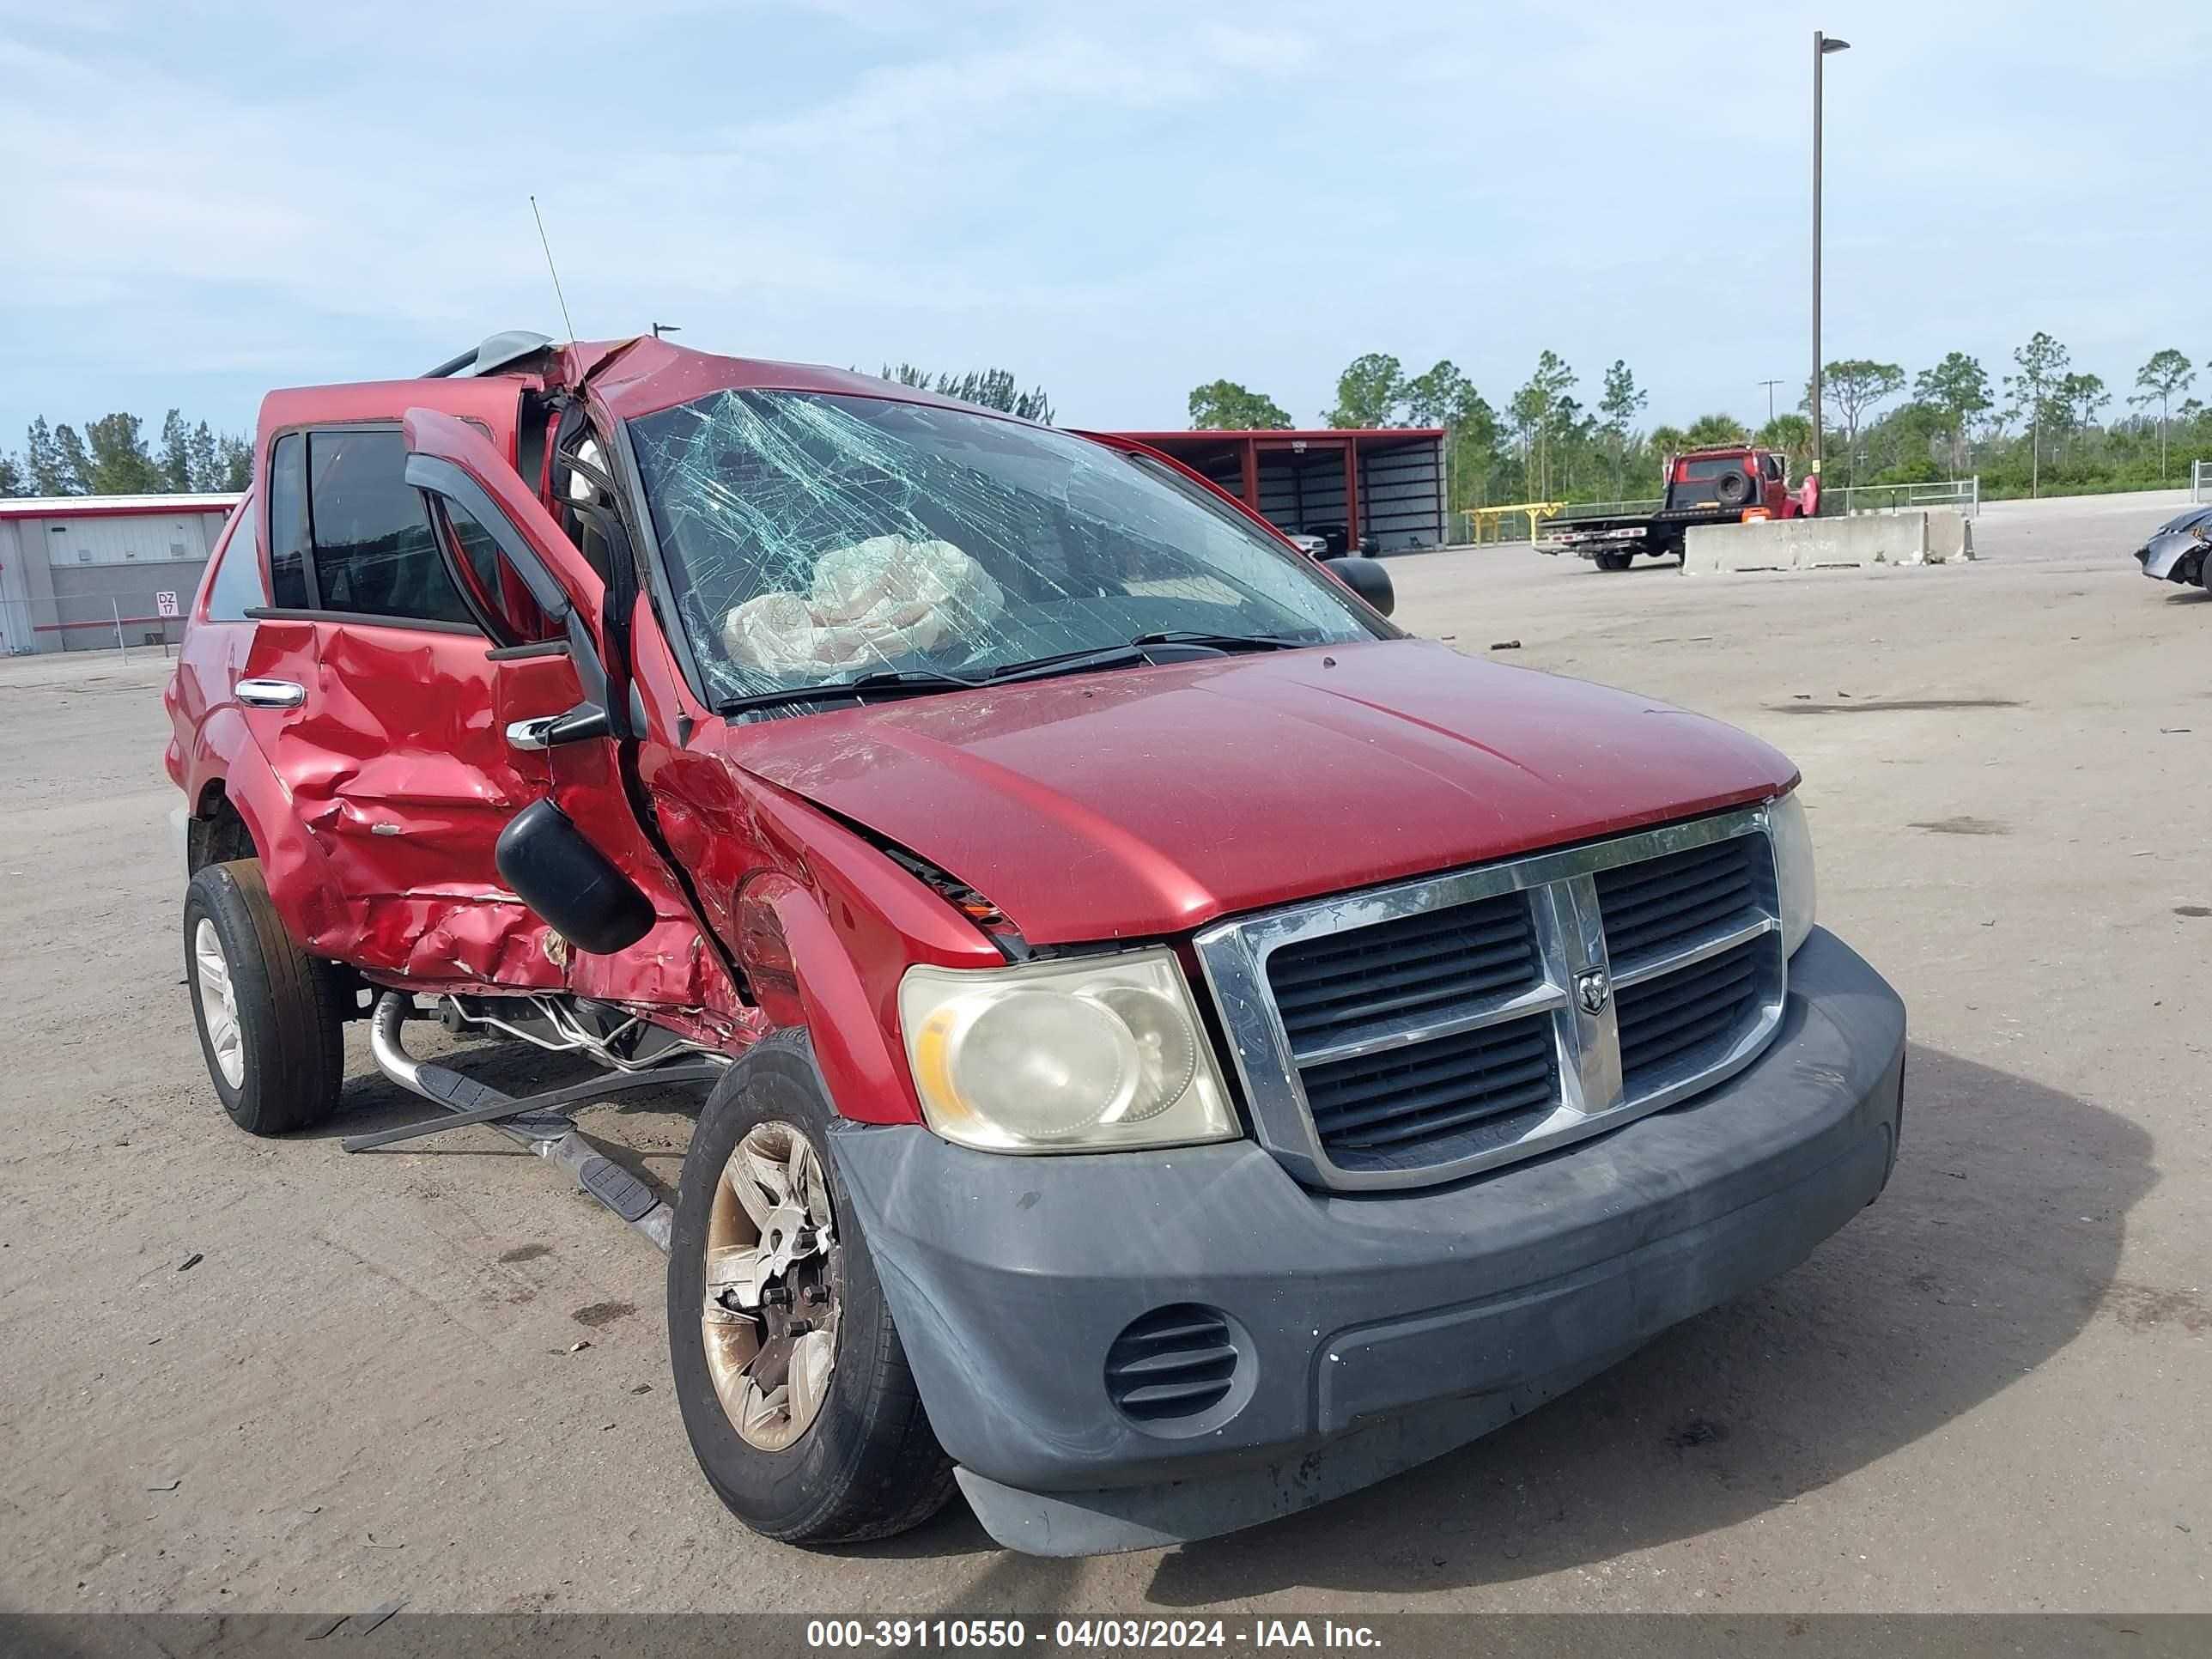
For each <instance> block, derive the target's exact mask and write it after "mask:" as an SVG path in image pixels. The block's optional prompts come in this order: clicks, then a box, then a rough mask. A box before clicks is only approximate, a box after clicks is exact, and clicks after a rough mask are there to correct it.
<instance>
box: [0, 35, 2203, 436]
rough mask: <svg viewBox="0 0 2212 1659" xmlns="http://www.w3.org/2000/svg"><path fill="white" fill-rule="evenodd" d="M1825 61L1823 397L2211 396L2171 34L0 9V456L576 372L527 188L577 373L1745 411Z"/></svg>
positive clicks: (1135, 417)
mask: <svg viewBox="0 0 2212 1659" xmlns="http://www.w3.org/2000/svg"><path fill="white" fill-rule="evenodd" d="M1816 24H1818V25H1820V26H1822V27H1826V29H1827V30H1828V31H1829V32H1830V33H1834V34H1840V35H1843V36H1844V37H1846V38H1848V39H1850V40H1851V41H1852V42H1853V50H1851V51H1850V52H1846V53H1844V54H1843V55H1841V56H1840V57H1838V58H1831V59H1830V60H1829V63H1830V73H1829V79H1828V93H1829V95H1828V191H1827V223H1828V252H1827V291H1826V307H1827V309H1826V356H1830V357H1838V356H1875V357H1879V358H1883V359H1889V360H1894V361H1898V362H1903V363H1904V364H1905V366H1906V367H1907V368H1909V369H1917V368H1921V367H1924V366H1925V365H1926V364H1928V363H1929V362H1933V361H1934V360H1935V359H1936V357H1938V356H1941V355H1942V353H1943V352H1945V351H1947V350H1949V349H1953V348H1954V347H1955V348H1960V349H1966V350H1969V351H1972V352H1973V353H1975V354H1976V355H1978V356H1980V357H1981V358H1982V359H1983V361H1984V363H1985V364H1987V365H1988V366H1989V367H1990V370H1991V372H1992V375H1993V376H1994V375H1995V374H1996V373H1997V372H1998V371H1999V369H2000V368H2001V367H2009V361H2008V356H2009V352H2010V349H2011V348H2012V347H2013V346H2014V345H2015V344H2016V343H2018V342H2020V341H2021V340H2022V339H2024V338H2026V337H2027V335H2028V334H2029V333H2031V332H2032V331H2034V330H2036V329H2039V328H2041V329H2047V330H2049V331H2051V332H2052V333H2053V334H2055V335H2057V337H2059V338H2060V339H2061V340H2062V341H2063V342H2064V343H2066V344H2067V345H2068V346H2069V347H2070V348H2071V349H2072V351H2073V354H2074V359H2075V365H2076V366H2077V367H2079V368H2087V369H2091V370H2093V371H2095V372H2097V373H2099V374H2102V375H2103V376H2104V377H2105V379H2106V381H2107V382H2108V383H2110V384H2111V385H2112V386H2113V387H2114V388H2115V390H2116V391H2118V392H2122V393H2124V392H2125V390H2126V388H2127V386H2129V384H2130V383H2131V382H2132V380H2133V378H2134V373H2135V369H2136V365H2138V364H2139V363H2140V362H2142V360H2143V359H2144V358H2145V357H2146V356H2148V355H2149V354H2150V353H2151V352H2152V351H2153V350H2154V349H2158V348H2160V347H2162V346H2167V345H2172V346H2178V347H2179V348H2180V349H2182V350H2183V351H2185V353H2187V354H2188V355H2189V356H2190V357H2191V359H2192V360H2194V361H2197V362H2203V361H2204V360H2205V359H2207V358H2212V307H2208V305H2207V302H2206V298H2205V296H2206V295H2207V294H2208V293H2212V283H2208V281H2207V270H2208V266H2212V230H2208V224H2212V213H2209V212H2208V211H2207V208H2206V199H2207V198H2206V190H2207V187H2208V185H2212V136H2208V135H2212V125H2208V124H2207V119H2206V110H2207V108H2208V106H2212V91H2208V88H2212V6H2207V5H2205V4H2204V3H2203V0H2141V3H2132V4H2130V3H2105V4H2100V5H2097V6H2084V5H2081V4H2080V3H2079V0H2070V3H2066V4H2045V3H2039V0H1955V3H1952V0H1920V3H1917V4H1892V3H1860V4H1856V5H1845V4H1843V3H1839V0H1830V3H1826V4H1823V5H1820V6H1817V7H1811V8H1808V7H1807V6H1804V5H1801V4H1798V3H1796V0H1778V3H1773V0H1770V3H1759V4H1754V5H1749V6H1743V7H1728V8H1711V7H1703V6H1664V7H1662V6H1660V5H1657V4H1634V3H1628V4H1613V3H1606V0H1578V3H1575V4H1572V5H1559V6H1552V5H1537V4H1530V3H1521V4H1511V3H1501V4H1489V3H1485V4H1474V3H1467V4H1452V3H1427V0H1389V3H1384V4H1373V3H1370V4H1365V5H1347V4H1344V3H1341V0H1333V3H1308V0H1279V3H1273V4H1264V5H1246V4H1239V3H1227V0H1217V3H1212V4H1206V5H1194V4H1173V3H1155V0H1116V3H1115V4H1113V5H1111V6H1100V5H1097V4H1073V3H1069V4H1061V3H1054V0H1029V3H997V0H945V3H939V4H927V5H925V4H906V3H901V0H817V3H769V0H759V3H750V4H745V3H717V4H712V5H686V4H679V3H672V0H638V3H630V4H627V5H622V6H615V5H608V4H605V3H604V0H601V3H594V4H591V5H572V4H569V3H566V0H544V3H538V4H532V5H518V4H507V3H476V0H459V3H454V0H447V3H444V4H441V5H435V6H420V7H418V6H415V5H412V4H407V3H399V0H387V3H384V4H380V5H376V6H307V5H300V4H297V3H289V0H288V3H280V4H266V5H263V4H255V3H245V0H240V3H228V4H223V3H210V4H206V5H196V6H191V7H184V6H178V5H174V4H170V3H165V4H159V5H155V4H133V3H106V0H72V3H70V4H69V5H67V6H60V7H58V6H55V5H53V4H52V3H51V0H41V3H37V4H31V3H21V0H0V87H4V88H5V89H6V91H5V95H4V97H0V179H4V180H5V189H4V191H0V203H4V204H5V216H6V217H5V223H6V226H7V230H6V234H4V235H0V365H4V372H0V447H8V448H16V447H20V444H21V432H22V428H23V426H24V424H25V422H27V420H28V419H29V417H30V416H32V415H33V414H35V413H38V412H40V411H42V410H43V411H44V412H45V413H46V415H47V416H48V417H49V418H50V419H53V420H70V421H73V422H80V423H81V422H85V421H87V420H89V419H91V418H94V417H95V416H99V415H100V414H102V413H104V412H106V410H110V409H113V408H118V407H119V408H125V409H131V410H136V411H137V412H139V413H141V414H143V415H144V416H147V417H148V418H149V422H158V421H159V419H160V416H161V411H162V410H164V409H165V408H167V407H168V406H169V405H171V404H176V405H179V406H181V407H183V408H184V409H185V410H186V411H187V413H188V414H191V415H195V416H199V415H204V416H207V417H209V418H210V419H211V420H213V421H215V422H216V423H218V424H219V425H223V426H228V427H242V426H244V425H245V424H246V423H247V422H248V421H249V420H250V419H251V416H252V410H253V408H254V405H255V404H256V402H257V400H258V397H259V395H260V393H261V392H263V391H264V390H265V389H266V388H267V387H268V386H271V385H282V384H298V383H303V382H314V381H319V380H349V379H359V378H370V377H376V376H380V375H391V374H409V373H414V372H417V371H419V370H420V369H421V368H424V367H426V366H427V365H428V364H429V363H431V362H435V361H436V360H438V359H440V358H441V357H444V356H448V355H450V354H451V353H452V352H453V351H454V350H457V349H460V348H461V347H463V346H464V345H465V344H467V343H470V342H471V341H472V340H474V339H475V338H477V337H480V336H481V335H483V333H486V332H488V331H491V330H493V329H495V328H501V327H533V328H538V329H541V330H544V331H546V332H548V333H550V334H555V335H560V334H562V333H564V332H565V330H564V329H563V328H562V325H561V321H560V317H559V314H558V313H557V311H556V309H555V307H554V303H553V297H552V293H551V290H550V286H549V285H548V283H547V281H546V277H545V271H544V260H543V256H542V254H541V253H540V252H539V248H538V240H537V233H536V231H535V229H534V228H533V227H532V222H531V217H530V207H529V203H528V201H527V199H526V197H527V195H528V193H529V192H530V191H533V190H534V191H536V192H537V194H538V199H539V202H540V204H541V205H542V206H543V207H544V210H545V213H546V217H547V222H548V227H549V228H550V232H551V234H552V239H553V245H554V250H555V252H556V255H557V256H558V258H559V260H560V264H561V270H562V277H563V280H564V281H565V283H566V285H567V289H568V303H569V307H570V310H571V311H572V313H574V319H575V324H576V327H577V329H578V331H580V332H581V333H583V334H584V335H586V336H587V337H593V336H599V337H604V336H614V335H621V334H627V333H632V332H636V331H641V330H642V329H643V328H644V327H645V326H646V325H647V324H648V323H650V322H652V321H653V320H655V319H659V320H661V321H664V322H673V323H679V324H681V325H683V326H684V334H683V336H682V338H683V339H684V342H685V343H690V344H696V345H699V346H702V347H708V348H711V349H717V350H723V351H728V352H732V353H736V354H739V355H748V356H775V357H791V358H797V359H802V360H806V361H813V362H836V363H839V364H846V363H854V364H859V365H860V366H861V367H863V368H869V369H872V368H875V367H876V366H877V365H878V364H880V363H881V362H884V361H885V360H887V359H889V360H893V361H896V360H898V359H901V358H908V359H912V360H913V361H915V362H921V363H925V364H927V365H930V366H933V367H944V368H964V367H969V366H979V365H983V364H988V363H1003V364H1005V365H1006V366H1007V367H1009V368H1012V369H1014V370H1015V371H1016V372H1017V373H1018V374H1019V375H1020V376H1021V377H1022V378H1023V380H1024V382H1025V383H1026V382H1031V381H1041V382H1042V383H1043V384H1044V385H1045V386H1047V387H1048V389H1049V391H1050V392H1051V393H1052V394H1053V397H1054V401H1055V403H1056V404H1057V405H1058V409H1059V413H1060V419H1061V420H1062V422H1066V423H1069V424H1079V425H1097V426H1121V427H1146V426H1168V425H1176V424H1180V423H1181V422H1182V419H1183V416H1184V399H1185V397H1186V396H1187V394H1188V391H1189V389H1190V388H1191V386H1194V385H1195V384H1197V383H1199V382H1200V381H1203V380H1212V379H1214V378H1215V377H1217V376H1227V377H1229V378H1231V379H1233V380H1242V381H1243V382H1244V383H1246V384H1247V385H1249V386H1254V387H1255V388H1258V389H1261V390H1263V391H1266V392H1269V393H1271V394H1272V395H1273V397H1274V398H1276V399H1277V400H1278V401H1279V402H1281V403H1282V404H1285V406H1286V407H1288V408H1289V409H1290V410H1291V412H1292V413H1293V415H1295V416H1297V417H1298V418H1299V419H1300V420H1301V421H1313V420H1316V419H1317V418H1318V417H1319V416H1320V414H1321V412H1322V410H1325V409H1326V408H1327V407H1328V405H1329V404H1330V402H1331V400H1332V398H1333V392H1334V382H1335V377H1336V374H1337V373H1338V371H1339V370H1340V368H1342V367H1343V366H1344V364H1345V363H1346V362H1347V361H1348V360H1349V359H1350V358H1351V357H1352V356H1355V355H1357V354H1358V353H1360V352H1363V351H1368V350H1383V351H1389V352H1391V353H1393V354H1395V356H1398V357H1399V358H1401V360H1402V361H1403V362H1405V364H1406V366H1407V370H1408V371H1409V372H1413V371H1417V370H1419V369H1420V368H1425V367H1426V366H1427V365H1428V364H1430V363H1431V362H1433V361H1435V360H1436V359H1437V358H1438V357H1449V358H1451V359H1453V360H1454V361H1455V362H1457V363H1458V364H1459V365H1460V366H1461V368H1463V369H1464V370H1466V371H1467V372H1468V374H1470V375H1471V376H1472V377H1473V378H1474V380H1475V382H1476V384H1477V385H1478V386H1480V388H1481V390H1482V391H1483V392H1485V393H1486V395H1487V396H1489V397H1490V398H1491V400H1492V402H1493V403H1494V404H1503V402H1504V399H1505V398H1507V397H1508V396H1510V393H1511V391H1512V389H1513V387H1514V386H1516V385H1518V384H1519V383H1520V382H1521V381H1522V380H1525V379H1526V378H1527V376H1528V370H1529V368H1530V367H1531V365H1532V364H1533V362H1534V358H1535V356H1536V354H1537V352H1538V351H1539V349H1543V348H1547V347H1548V348H1551V349H1554V350H1557V351H1559V353H1561V354H1562V355H1563V356H1565V357H1566V358H1567V360H1568V361H1569V362H1571V364H1572V365H1574V367H1575V368H1577V370H1578V371H1579V372H1580V374H1582V377H1583V385H1582V386H1581V387H1580V388H1579V391H1580V392H1582V394H1583V396H1584V397H1585V398H1586V399H1587V400H1589V401H1593V402H1594V401H1595V397H1596V386H1597V380H1598V378H1599V374H1600V372H1601V369H1602V368H1603V367H1604V365H1605V364H1607V363H1608V362H1611V361H1612V360H1613V358H1615V357H1625V358H1626V360H1627V361H1628V362H1629V364H1630V366H1631V367H1632V368H1633V369H1635V371H1636V372H1637V374H1638V377H1639V378H1640V379H1641V380H1643V381H1644V384H1645V385H1646V386H1648V387H1649V388H1650V393H1651V404H1650V410H1649V411H1648V416H1647V418H1648V419H1650V420H1655V421H1657V420H1667V421H1674V422H1686V421H1687V420H1689V419H1691V418H1692V417H1694V416H1697V415H1699V414H1701V413H1704V412H1705V411H1707V410H1717V409H1725V410H1730V411H1732V412H1734V413H1735V414H1737V415H1739V416H1743V417H1746V418H1749V419H1758V418H1763V417H1764V415H1765V393H1764V392H1762V391H1761V390H1760V389H1759V385H1758V383H1759V381H1760V380H1764V379H1765V378H1767V377H1769V376H1781V377H1784V378H1785V379H1786V380H1789V381H1790V386H1788V387H1785V388H1784V400H1785V402H1786V401H1792V400H1794V397H1795V392H1796V388H1797V387H1798V386H1800V385H1801V384H1802V380H1803V377H1804V374H1805V372H1806V368H1807V359H1808V351H1809V343H1808V333H1807V319H1806V312H1807V297H1806V290H1807V282H1808V247H1807V242H1808V204H1807V195H1808V186H1807V178H1806V174H1807V129H1808V113H1807V107H1806V106H1807V101H1808V54H1809V50H1810V47H1809V40H1810V33H1811V30H1812V28H1813V27H1814V25H1816ZM2208 383H2212V375H2205V376H2203V378H2201V379H2200V381H2199V384H2198V388H2197V390H2198V392H2199V393H2200V394H2202V393H2203V392H2204V391H2205V390H2206V386H2207V385H2208Z"/></svg>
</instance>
